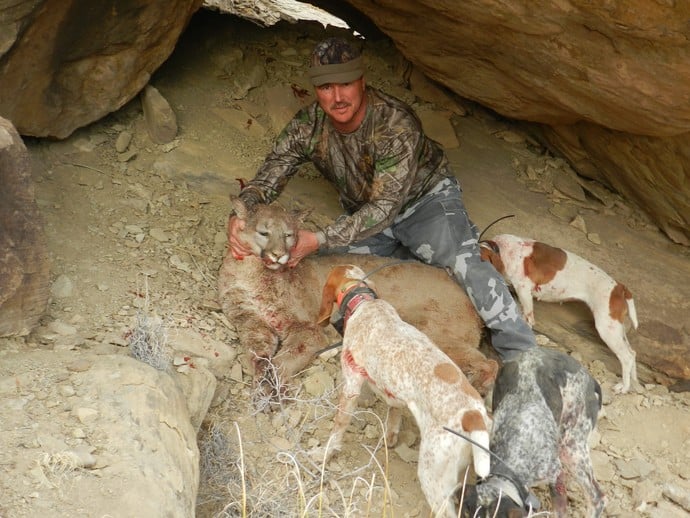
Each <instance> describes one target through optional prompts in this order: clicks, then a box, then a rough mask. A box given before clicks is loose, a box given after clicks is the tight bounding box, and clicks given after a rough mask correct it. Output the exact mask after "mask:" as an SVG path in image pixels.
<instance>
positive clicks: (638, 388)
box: [613, 381, 645, 394]
mask: <svg viewBox="0 0 690 518" xmlns="http://www.w3.org/2000/svg"><path fill="white" fill-rule="evenodd" d="M613 392H614V393H616V394H628V393H633V394H644V392H645V390H644V387H643V386H642V385H641V384H640V383H639V382H637V381H633V382H631V383H629V384H628V385H627V386H626V385H625V383H623V382H622V381H621V382H620V383H616V384H615V385H614V386H613Z"/></svg>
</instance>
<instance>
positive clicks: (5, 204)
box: [0, 117, 50, 336]
mask: <svg viewBox="0 0 690 518" xmlns="http://www.w3.org/2000/svg"><path fill="white" fill-rule="evenodd" d="M49 273H50V268H49V264H48V252H47V246H46V238H45V234H44V232H43V219H42V218H41V214H40V212H39V210H38V206H37V205H36V199H35V197H34V185H33V181H32V179H31V164H30V162H29V155H28V152H27V150H26V146H24V142H22V139H21V137H20V136H19V133H17V130H16V129H15V128H14V126H13V125H12V123H11V122H10V121H8V120H6V119H3V118H2V117H0V336H12V335H19V336H23V335H27V334H29V333H30V332H31V330H32V329H33V328H34V327H35V326H36V324H37V323H38V320H39V319H40V318H41V316H42V315H43V313H44V312H45V309H46V306H47V305H48V298H49V296H50V291H49V290H50V286H49Z"/></svg>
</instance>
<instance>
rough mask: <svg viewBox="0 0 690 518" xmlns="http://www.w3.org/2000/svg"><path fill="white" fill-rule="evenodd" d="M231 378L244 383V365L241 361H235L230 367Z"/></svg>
mask: <svg viewBox="0 0 690 518" xmlns="http://www.w3.org/2000/svg"><path fill="white" fill-rule="evenodd" d="M230 379H231V380H233V381H236V382H238V383H242V365H241V364H240V363H239V362H236V363H234V364H233V366H232V368H231V369H230Z"/></svg>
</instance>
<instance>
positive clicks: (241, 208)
mask: <svg viewBox="0 0 690 518" xmlns="http://www.w3.org/2000/svg"><path fill="white" fill-rule="evenodd" d="M230 205H232V208H233V209H234V211H235V214H237V217H238V218H240V219H247V212H248V211H247V206H246V205H245V204H244V202H243V201H242V198H240V197H239V196H233V195H230Z"/></svg>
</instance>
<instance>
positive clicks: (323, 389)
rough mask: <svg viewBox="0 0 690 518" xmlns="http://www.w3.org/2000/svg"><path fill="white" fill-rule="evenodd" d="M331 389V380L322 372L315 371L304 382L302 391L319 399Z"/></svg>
mask: <svg viewBox="0 0 690 518" xmlns="http://www.w3.org/2000/svg"><path fill="white" fill-rule="evenodd" d="M333 388H334V384H333V378H331V376H330V375H329V374H328V373H327V372H324V371H317V372H315V373H313V374H311V375H309V376H308V377H307V378H306V379H305V380H304V390H305V391H306V392H307V394H309V395H310V396H313V397H320V396H322V395H323V394H325V393H327V392H330V391H332V390H333Z"/></svg>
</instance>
